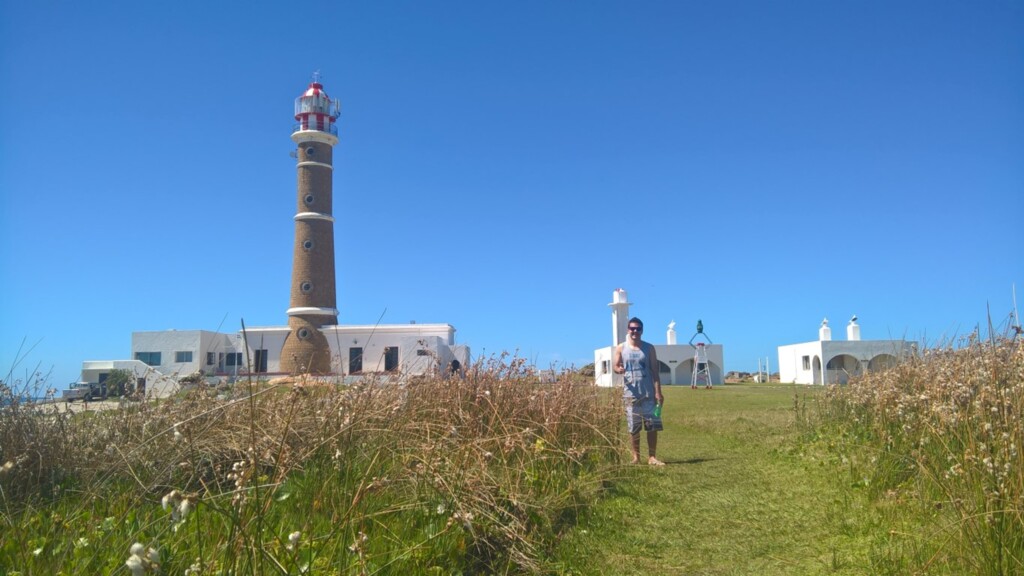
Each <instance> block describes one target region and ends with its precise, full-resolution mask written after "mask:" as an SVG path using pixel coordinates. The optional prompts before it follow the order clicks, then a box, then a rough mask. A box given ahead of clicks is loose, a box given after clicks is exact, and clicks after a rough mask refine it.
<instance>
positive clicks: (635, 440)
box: [629, 431, 640, 464]
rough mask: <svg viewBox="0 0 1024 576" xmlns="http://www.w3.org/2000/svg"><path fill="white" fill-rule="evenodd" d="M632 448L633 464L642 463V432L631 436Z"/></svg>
mask: <svg viewBox="0 0 1024 576" xmlns="http://www.w3.org/2000/svg"><path fill="white" fill-rule="evenodd" d="M629 440H630V447H631V448H632V449H633V464H639V463H640V432H639V431H637V433H636V434H630V436H629Z"/></svg>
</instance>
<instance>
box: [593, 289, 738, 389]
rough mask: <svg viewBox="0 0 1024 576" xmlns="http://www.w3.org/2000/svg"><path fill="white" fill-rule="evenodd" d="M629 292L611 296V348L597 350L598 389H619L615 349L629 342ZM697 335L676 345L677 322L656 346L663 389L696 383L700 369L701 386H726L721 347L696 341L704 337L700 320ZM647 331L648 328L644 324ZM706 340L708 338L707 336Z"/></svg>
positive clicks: (620, 292) (620, 380)
mask: <svg viewBox="0 0 1024 576" xmlns="http://www.w3.org/2000/svg"><path fill="white" fill-rule="evenodd" d="M627 300H628V299H627V297H626V291H625V290H623V289H621V288H619V289H617V290H615V291H614V292H613V293H612V302H611V303H610V304H608V306H609V307H610V308H611V309H612V342H613V345H612V346H606V347H604V348H598V349H597V350H594V383H595V384H597V385H598V386H605V387H611V386H618V385H621V384H622V377H621V376H620V375H618V374H616V373H615V372H614V371H613V370H612V362H614V360H615V347H616V346H617V345H618V344H621V343H622V342H625V341H626V326H627V325H628V323H629V307H630V305H631V304H632V303H631V302H628V301H627ZM698 324H699V327H698V334H695V335H694V338H691V339H690V343H688V344H677V343H676V331H675V322H671V323H669V325H668V331H667V332H666V334H665V344H655V343H654V342H651V341H650V340H647V339H645V340H644V341H645V342H648V343H650V344H651V345H653V346H654V353H655V354H656V355H657V356H658V372H659V376H660V381H661V384H662V385H663V386H671V385H677V386H679V385H682V386H691V385H693V384H694V368H697V373H698V379H699V382H698V385H699V386H700V387H704V386H707V385H721V384H724V383H725V360H724V355H725V353H724V349H723V347H722V345H721V344H712V343H711V342H710V340H709V341H708V342H707V343H704V342H694V339H696V337H697V336H698V335H702V334H703V326H702V325H700V322H699V321H698ZM644 328H645V331H646V328H647V325H646V324H645V325H644ZM705 338H706V336H705Z"/></svg>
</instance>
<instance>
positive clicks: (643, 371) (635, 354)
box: [612, 317, 665, 466]
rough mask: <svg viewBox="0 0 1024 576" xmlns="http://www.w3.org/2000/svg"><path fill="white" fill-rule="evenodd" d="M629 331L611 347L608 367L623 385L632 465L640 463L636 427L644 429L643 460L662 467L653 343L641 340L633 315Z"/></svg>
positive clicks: (640, 329)
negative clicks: (612, 359) (612, 361)
mask: <svg viewBox="0 0 1024 576" xmlns="http://www.w3.org/2000/svg"><path fill="white" fill-rule="evenodd" d="M628 327H629V334H628V335H627V336H626V341H625V342H623V343H622V344H619V345H618V346H616V347H615V364H614V366H613V367H612V369H613V370H614V371H615V373H616V374H622V376H623V378H622V379H623V383H624V386H623V387H622V399H623V402H624V403H625V405H626V425H627V426H628V427H629V435H630V440H631V447H632V448H633V464H636V463H638V462H640V429H641V428H643V429H645V430H647V452H648V453H649V456H648V458H647V463H648V464H650V465H651V466H664V465H665V463H664V462H662V461H661V460H658V458H657V457H656V452H657V449H658V431H659V430H661V429H662V425H661V410H657V411H655V407H660V406H661V405H662V404H663V403H664V402H665V398H664V397H663V396H662V395H661V380H660V379H659V376H658V357H657V355H656V354H655V353H654V346H652V345H651V344H649V343H647V342H644V341H643V340H641V339H640V338H641V336H643V333H644V323H643V322H641V321H640V319H639V318H636V317H633V318H630V319H629V322H628Z"/></svg>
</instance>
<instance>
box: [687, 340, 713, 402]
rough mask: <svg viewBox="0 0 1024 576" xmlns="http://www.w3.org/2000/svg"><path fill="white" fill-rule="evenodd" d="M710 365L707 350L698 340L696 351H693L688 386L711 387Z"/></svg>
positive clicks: (694, 387) (695, 387)
mask: <svg viewBox="0 0 1024 576" xmlns="http://www.w3.org/2000/svg"><path fill="white" fill-rule="evenodd" d="M710 367H711V364H710V363H709V362H708V351H707V349H705V348H704V343H703V342H698V343H697V346H696V351H694V353H693V377H692V378H691V379H690V388H693V389H694V390H696V389H697V388H698V387H699V386H703V387H704V388H711V372H710Z"/></svg>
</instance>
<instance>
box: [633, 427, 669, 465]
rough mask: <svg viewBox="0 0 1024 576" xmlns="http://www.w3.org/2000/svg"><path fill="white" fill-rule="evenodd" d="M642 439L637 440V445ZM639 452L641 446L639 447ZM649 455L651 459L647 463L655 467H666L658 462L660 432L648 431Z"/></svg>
mask: <svg viewBox="0 0 1024 576" xmlns="http://www.w3.org/2000/svg"><path fill="white" fill-rule="evenodd" d="M639 440H640V438H637V444H639V443H640V442H639ZM637 449H638V450H639V446H638V447H637ZM647 453H648V454H650V457H649V458H648V459H647V463H648V464H651V465H654V466H664V465H665V463H664V462H662V461H661V460H658V456H657V454H658V431H657V430H648V431H647Z"/></svg>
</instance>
